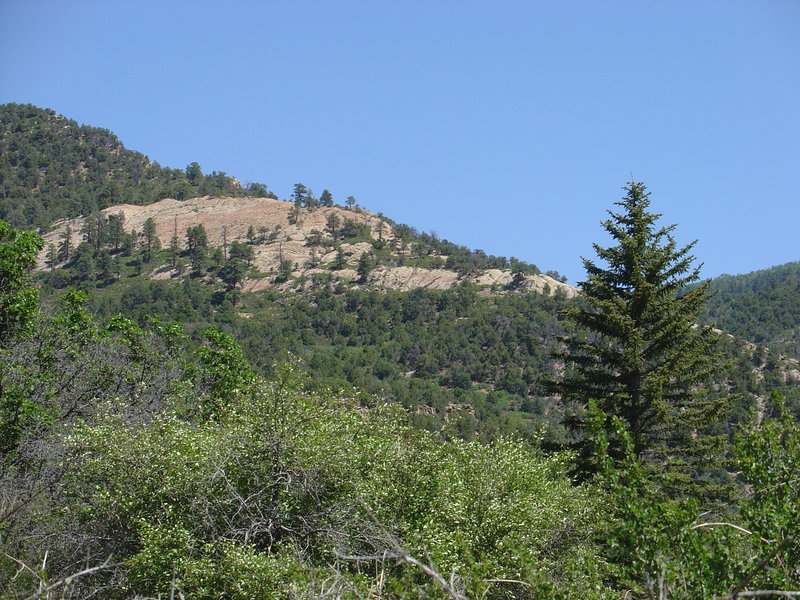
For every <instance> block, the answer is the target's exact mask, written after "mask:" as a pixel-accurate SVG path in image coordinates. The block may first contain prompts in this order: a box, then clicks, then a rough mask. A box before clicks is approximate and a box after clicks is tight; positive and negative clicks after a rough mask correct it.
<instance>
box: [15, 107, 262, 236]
mask: <svg viewBox="0 0 800 600" xmlns="http://www.w3.org/2000/svg"><path fill="white" fill-rule="evenodd" d="M203 195H213V196H223V195H224V196H244V195H260V196H266V195H269V193H268V192H267V191H266V187H265V186H263V184H250V185H248V186H247V187H242V186H240V185H239V183H238V182H237V181H236V180H235V179H233V178H232V177H229V176H227V175H226V174H225V173H223V172H217V171H214V172H213V173H211V174H210V175H203V173H202V171H201V169H200V166H199V165H198V164H197V163H192V164H191V165H189V166H188V167H187V169H186V171H180V170H177V169H168V168H163V167H161V166H160V165H159V164H158V163H154V162H151V161H150V160H149V159H148V158H147V157H146V156H144V155H143V154H140V153H138V152H133V151H131V150H127V149H126V148H125V147H124V146H123V145H122V143H120V141H119V140H118V139H117V137H116V136H115V135H114V134H113V133H111V132H110V131H108V130H107V129H101V128H98V127H90V126H88V125H79V124H78V123H76V122H75V121H72V120H70V119H66V118H64V117H61V116H58V115H56V113H55V112H53V111H52V110H47V109H43V108H37V107H35V106H32V105H30V104H3V105H0V219H4V220H6V221H8V222H10V223H11V224H12V225H13V226H16V227H25V228H44V227H47V226H48V225H50V224H51V223H52V222H53V221H55V220H57V219H61V218H64V217H75V216H79V215H89V214H92V213H94V212H96V211H98V210H102V209H104V208H106V207H108V206H113V205H115V204H150V203H152V202H156V201H157V200H161V199H162V198H168V197H169V198H176V199H178V200H184V199H186V198H194V197H196V196H203Z"/></svg>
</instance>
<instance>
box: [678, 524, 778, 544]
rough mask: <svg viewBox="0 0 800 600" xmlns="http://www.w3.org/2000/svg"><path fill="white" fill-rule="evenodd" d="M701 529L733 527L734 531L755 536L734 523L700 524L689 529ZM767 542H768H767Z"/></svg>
mask: <svg viewBox="0 0 800 600" xmlns="http://www.w3.org/2000/svg"><path fill="white" fill-rule="evenodd" d="M701 527H733V528H734V529H736V530H738V531H741V532H743V533H746V534H747V535H753V532H752V531H750V530H749V529H745V528H744V527H739V526H738V525H734V524H733V523H724V522H719V523H700V524H699V525H693V526H692V527H689V529H700V528H701ZM765 541H766V540H765Z"/></svg>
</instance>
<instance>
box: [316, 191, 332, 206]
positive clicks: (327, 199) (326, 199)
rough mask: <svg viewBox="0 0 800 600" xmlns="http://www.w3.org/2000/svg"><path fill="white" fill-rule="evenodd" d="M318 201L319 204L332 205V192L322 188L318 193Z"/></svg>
mask: <svg viewBox="0 0 800 600" xmlns="http://www.w3.org/2000/svg"><path fill="white" fill-rule="evenodd" d="M319 203H320V205H321V206H333V194H331V193H330V191H329V190H322V193H321V194H320V195H319Z"/></svg>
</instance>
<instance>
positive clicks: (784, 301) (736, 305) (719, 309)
mask: <svg viewBox="0 0 800 600" xmlns="http://www.w3.org/2000/svg"><path fill="white" fill-rule="evenodd" d="M710 289H711V290H712V291H713V292H714V293H715V295H714V296H713V297H712V298H711V299H710V300H709V302H708V304H707V307H706V311H705V314H704V316H703V318H704V320H705V321H706V322H708V323H715V324H716V326H717V327H719V328H720V329H723V330H724V331H727V332H729V333H731V334H733V335H735V336H737V337H739V338H742V339H746V340H748V341H750V342H753V343H756V344H760V345H764V346H768V347H770V348H772V349H774V350H776V351H780V352H784V353H787V354H789V355H790V356H793V357H795V358H800V310H798V307H800V262H792V263H787V264H785V265H780V266H776V267H772V268H771V269H765V270H763V271H755V272H753V273H747V274H744V275H723V276H722V277H717V278H716V279H714V280H712V281H711V288H710Z"/></svg>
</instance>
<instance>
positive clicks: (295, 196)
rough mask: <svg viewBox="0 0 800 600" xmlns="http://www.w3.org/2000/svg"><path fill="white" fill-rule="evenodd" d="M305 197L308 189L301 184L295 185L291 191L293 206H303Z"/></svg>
mask: <svg viewBox="0 0 800 600" xmlns="http://www.w3.org/2000/svg"><path fill="white" fill-rule="evenodd" d="M307 196H308V188H306V186H304V185H303V184H302V183H295V184H294V189H293V190H292V202H294V205H295V206H296V207H298V208H299V207H301V206H303V203H304V202H305V201H306V197H307Z"/></svg>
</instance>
